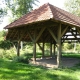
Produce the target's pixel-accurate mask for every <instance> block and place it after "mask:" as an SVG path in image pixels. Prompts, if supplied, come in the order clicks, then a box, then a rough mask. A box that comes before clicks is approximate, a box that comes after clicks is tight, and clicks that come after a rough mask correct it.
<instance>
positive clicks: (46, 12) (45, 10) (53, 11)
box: [5, 3, 80, 29]
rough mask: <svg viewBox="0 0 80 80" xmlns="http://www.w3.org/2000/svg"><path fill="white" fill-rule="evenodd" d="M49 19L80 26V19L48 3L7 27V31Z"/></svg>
mask: <svg viewBox="0 0 80 80" xmlns="http://www.w3.org/2000/svg"><path fill="white" fill-rule="evenodd" d="M49 19H55V20H58V21H61V22H65V23H68V24H72V25H74V26H80V17H77V16H75V15H73V14H71V13H69V12H67V11H64V10H62V9H60V8H58V7H55V6H53V5H51V4H49V3H47V4H44V5H42V6H41V7H39V8H38V9H35V10H33V11H32V12H30V13H28V14H26V15H24V16H22V17H21V18H19V19H17V20H16V21H14V22H12V23H11V24H9V25H7V26H6V27H5V29H8V28H13V27H19V26H21V25H26V24H29V23H33V22H38V21H43V20H49Z"/></svg>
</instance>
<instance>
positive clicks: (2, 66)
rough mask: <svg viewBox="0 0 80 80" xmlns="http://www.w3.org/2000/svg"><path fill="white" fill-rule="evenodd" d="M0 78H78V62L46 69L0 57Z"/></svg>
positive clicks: (5, 79) (79, 77)
mask: <svg viewBox="0 0 80 80" xmlns="http://www.w3.org/2000/svg"><path fill="white" fill-rule="evenodd" d="M0 80H80V64H79V65H77V66H76V67H73V68H64V69H46V68H43V67H40V66H33V65H30V64H24V63H17V62H13V61H7V60H2V59H0Z"/></svg>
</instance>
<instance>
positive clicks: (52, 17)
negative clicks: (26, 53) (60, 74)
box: [4, 3, 80, 67]
mask: <svg viewBox="0 0 80 80" xmlns="http://www.w3.org/2000/svg"><path fill="white" fill-rule="evenodd" d="M4 29H8V33H7V36H6V39H8V40H17V41H18V49H17V50H18V51H17V55H18V56H19V45H20V41H27V42H33V58H34V61H36V43H37V44H38V45H39V47H40V49H41V50H42V56H43V57H44V44H45V43H50V44H51V46H50V54H51V55H52V44H54V45H57V49H58V52H57V65H58V67H60V64H61V43H63V42H64V41H65V40H76V41H79V40H80V37H79V36H80V18H79V17H77V16H75V15H73V14H71V13H69V12H67V11H64V10H62V9H60V8H58V7H55V6H53V5H51V4H49V3H46V4H44V5H42V6H41V7H39V8H38V9H35V10H33V11H32V12H30V13H28V14H26V15H24V16H22V17H21V18H19V19H17V20H16V21H14V22H12V23H11V24H9V25H7V26H6V27H4ZM67 33H71V34H67ZM68 36H73V37H68ZM40 43H43V45H42V46H41V45H40ZM54 53H55V46H54Z"/></svg>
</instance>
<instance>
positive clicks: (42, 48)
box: [37, 42, 45, 58]
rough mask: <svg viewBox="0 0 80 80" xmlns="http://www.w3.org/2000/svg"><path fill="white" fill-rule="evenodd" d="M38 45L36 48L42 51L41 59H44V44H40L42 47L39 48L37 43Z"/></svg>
mask: <svg viewBox="0 0 80 80" xmlns="http://www.w3.org/2000/svg"><path fill="white" fill-rule="evenodd" d="M37 44H38V46H39V48H40V49H41V50H42V58H44V44H45V43H44V42H43V43H42V47H41V45H40V44H39V43H37Z"/></svg>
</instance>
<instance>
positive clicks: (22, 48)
mask: <svg viewBox="0 0 80 80" xmlns="http://www.w3.org/2000/svg"><path fill="white" fill-rule="evenodd" d="M22 49H23V42H22V41H21V50H22Z"/></svg>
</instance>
